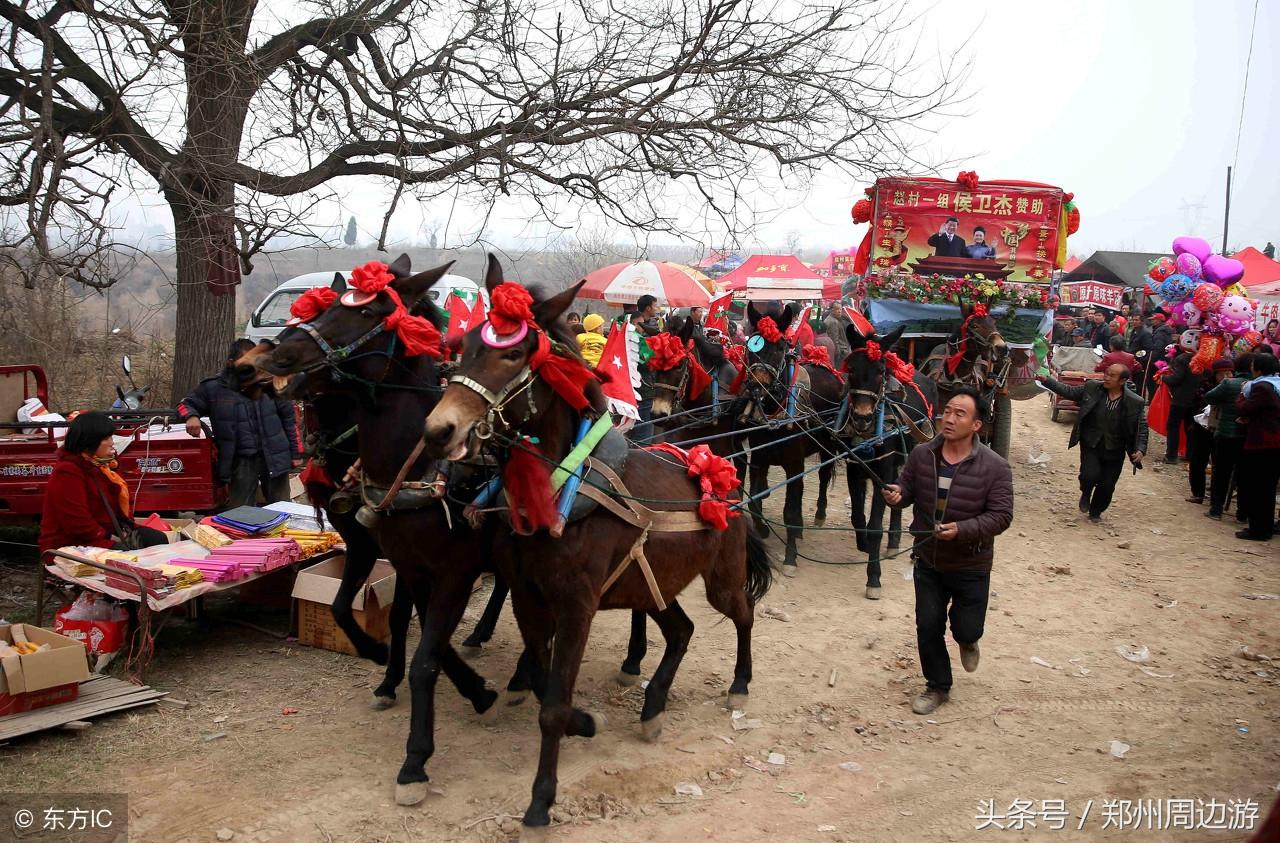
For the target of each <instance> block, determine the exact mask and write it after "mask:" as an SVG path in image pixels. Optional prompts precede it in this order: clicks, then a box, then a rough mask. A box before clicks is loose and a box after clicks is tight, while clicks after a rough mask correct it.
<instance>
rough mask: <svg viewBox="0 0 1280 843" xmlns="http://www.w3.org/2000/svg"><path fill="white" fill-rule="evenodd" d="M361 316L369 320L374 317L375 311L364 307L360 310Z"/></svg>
mask: <svg viewBox="0 0 1280 843" xmlns="http://www.w3.org/2000/svg"><path fill="white" fill-rule="evenodd" d="M360 315H361V316H363V317H365V318H368V317H370V316H373V311H372V310H370V309H369V308H367V307H362V308H360Z"/></svg>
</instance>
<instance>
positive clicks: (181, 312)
mask: <svg viewBox="0 0 1280 843" xmlns="http://www.w3.org/2000/svg"><path fill="white" fill-rule="evenodd" d="M170 207H171V208H172V210H173V229H174V235H175V239H176V241H177V251H178V269H177V276H178V277H177V284H178V299H177V305H178V325H177V341H176V346H175V349H174V360H173V363H174V367H173V387H172V391H171V393H170V397H171V400H172V404H171V405H170V406H173V407H176V406H178V402H179V401H181V400H182V399H183V398H185V397H186V396H187V395H189V394H191V390H192V388H194V387H195V385H196V384H197V383H199V382H200V381H202V380H204V379H205V378H208V377H212V376H213V375H216V374H217V373H219V372H221V371H222V367H223V366H224V365H226V359H227V349H228V348H229V347H230V345H231V341H232V340H233V339H235V318H236V296H235V292H234V291H235V289H236V288H232V291H231V292H228V293H227V294H225V295H220V296H215V295H213V294H212V292H211V291H210V289H211V288H210V286H209V284H208V283H207V279H208V275H209V254H208V251H207V247H208V244H209V240H208V237H207V236H206V234H205V233H204V232H203V231H202V230H201V228H200V226H199V225H198V223H197V220H196V216H195V214H194V213H193V212H192V210H191V208H190V207H188V206H185V205H181V204H171V205H170Z"/></svg>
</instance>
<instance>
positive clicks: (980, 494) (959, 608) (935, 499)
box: [882, 387, 1013, 714]
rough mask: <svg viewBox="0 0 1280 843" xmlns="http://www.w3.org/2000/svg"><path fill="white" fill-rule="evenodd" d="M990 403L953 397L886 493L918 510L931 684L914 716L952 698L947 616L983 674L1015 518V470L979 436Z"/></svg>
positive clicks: (923, 629) (968, 394)
mask: <svg viewBox="0 0 1280 843" xmlns="http://www.w3.org/2000/svg"><path fill="white" fill-rule="evenodd" d="M984 405H985V402H984V401H983V400H982V398H981V397H980V396H979V395H978V393H977V392H976V391H974V390H973V389H972V388H969V387H965V388H963V389H961V390H959V391H957V392H956V393H955V394H953V395H952V396H951V400H949V401H948V402H947V406H946V408H945V409H943V411H942V423H941V426H942V433H941V434H940V435H939V436H937V437H936V438H934V439H933V440H932V441H930V442H926V443H923V444H920V445H917V446H916V447H915V448H913V449H912V451H911V454H910V455H909V456H908V457H907V464H906V465H905V466H904V467H903V469H902V473H901V474H900V475H899V476H898V482H897V483H896V484H894V485H890V486H885V487H884V490H883V492H882V494H883V495H884V499H885V501H886V502H887V503H888V504H889V505H890V506H892V507H894V508H895V509H896V508H901V507H905V506H914V509H913V510H912V519H911V532H912V534H913V535H914V536H915V544H914V546H913V547H912V551H911V555H912V559H913V562H914V579H915V587H916V645H917V646H918V647H919V649H920V667H921V669H922V670H923V671H924V678H925V682H926V685H927V687H926V688H925V690H924V691H923V692H922V693H921V694H920V695H919V696H918V697H916V699H915V701H914V702H913V703H912V704H911V710H912V711H914V712H915V713H916V714H930V713H932V712H933V711H934V710H935V709H937V707H938V706H940V705H942V704H943V703H945V702H946V701H947V700H948V699H949V698H950V693H951V656H950V655H949V654H948V653H947V641H946V632H947V618H948V616H950V619H951V636H952V637H953V638H955V640H956V643H957V644H958V645H959V646H960V664H961V665H963V666H964V669H965V670H966V671H968V672H970V673H972V672H973V671H975V670H977V669H978V639H979V638H981V637H982V629H983V625H984V623H985V622H986V617H987V597H988V594H989V593H990V591H991V562H992V559H993V558H994V557H995V537H996V536H998V535H1000V534H1001V533H1003V532H1004V531H1005V530H1007V529H1008V528H1009V524H1010V523H1011V522H1012V521H1013V472H1012V471H1011V470H1010V469H1009V463H1007V462H1005V461H1004V459H1002V458H1001V457H1000V455H999V454H997V453H996V452H995V451H993V450H991V449H990V448H988V447H987V446H986V445H983V444H982V442H981V441H980V440H979V439H978V431H979V430H981V428H982V425H983V424H985V418H986V414H987V409H986V407H985V406H984ZM929 531H932V534H930V533H929ZM948 605H949V609H948Z"/></svg>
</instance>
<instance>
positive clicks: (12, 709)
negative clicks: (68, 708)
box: [0, 624, 89, 716]
mask: <svg viewBox="0 0 1280 843" xmlns="http://www.w3.org/2000/svg"><path fill="white" fill-rule="evenodd" d="M15 633H16V634H17V635H18V636H21V635H25V636H26V639H27V640H28V641H30V642H31V643H33V644H48V645H49V649H48V650H46V651H44V652H41V653H32V654H31V655H29V656H9V657H8V658H4V659H0V716H3V715H6V714H17V713H19V712H23V711H30V710H31V709H33V708H42V707H44V706H46V705H54V704H56V703H64V702H71V701H72V700H74V699H75V698H76V697H78V696H79V695H80V683H81V682H83V681H84V680H86V679H88V678H89V662H88V659H87V658H86V657H85V649H84V645H83V644H81V643H80V642H79V641H73V640H72V639H70V638H67V637H66V636H64V635H58V634H57V633H56V632H50V631H49V630H47V629H41V628H40V627H38V626H32V625H31V624H14V625H10V624H4V625H0V641H4V642H5V643H6V644H12V643H13V642H14V640H15Z"/></svg>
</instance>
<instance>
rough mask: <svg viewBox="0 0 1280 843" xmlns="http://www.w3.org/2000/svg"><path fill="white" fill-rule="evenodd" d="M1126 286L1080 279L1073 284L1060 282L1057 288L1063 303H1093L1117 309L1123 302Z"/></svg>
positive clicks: (1072, 305)
mask: <svg viewBox="0 0 1280 843" xmlns="http://www.w3.org/2000/svg"><path fill="white" fill-rule="evenodd" d="M1126 292H1128V291H1127V289H1126V288H1124V287H1121V286H1119V285H1118V284H1103V283H1101V282H1099V281H1080V282H1078V283H1074V284H1062V285H1061V286H1060V287H1059V288H1058V297H1059V299H1060V300H1061V302H1062V303H1063V304H1064V305H1069V306H1071V307H1080V306H1083V305H1086V304H1087V305H1093V306H1096V307H1105V308H1107V309H1108V310H1119V309H1120V305H1121V304H1123V303H1124V302H1123V299H1124V294H1125V293H1126Z"/></svg>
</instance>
